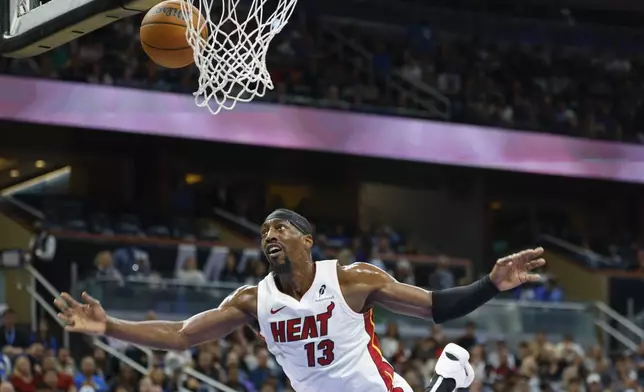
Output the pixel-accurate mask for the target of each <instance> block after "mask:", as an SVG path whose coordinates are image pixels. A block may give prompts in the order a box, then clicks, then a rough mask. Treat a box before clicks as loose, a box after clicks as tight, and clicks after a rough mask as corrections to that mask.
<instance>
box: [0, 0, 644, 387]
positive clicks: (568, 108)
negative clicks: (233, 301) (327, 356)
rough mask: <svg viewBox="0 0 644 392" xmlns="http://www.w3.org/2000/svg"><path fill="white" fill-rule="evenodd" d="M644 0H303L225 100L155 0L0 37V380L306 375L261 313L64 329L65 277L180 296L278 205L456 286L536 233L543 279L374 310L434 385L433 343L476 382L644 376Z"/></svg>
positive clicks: (224, 381) (386, 343)
mask: <svg viewBox="0 0 644 392" xmlns="http://www.w3.org/2000/svg"><path fill="white" fill-rule="evenodd" d="M643 17H644V6H643V5H642V4H641V3H638V2H634V1H628V0H625V1H620V2H609V1H608V0H592V1H583V2H582V1H579V0H557V1H555V0H539V1H537V0H521V1H517V2H512V3H509V2H506V1H501V0H477V1H473V0H450V1H445V0H435V1H432V2H429V3H427V2H422V1H415V0H398V1H396V2H393V1H390V0H369V1H361V0H345V1H342V2H338V1H336V0H328V1H324V2H303V3H302V4H300V5H299V8H298V10H297V11H296V13H295V15H294V16H293V19H292V22H291V23H290V24H289V25H288V26H287V27H286V29H285V30H284V31H283V32H282V33H281V34H280V35H279V36H278V37H277V38H276V40H275V41H274V43H273V45H272V48H271V51H270V53H269V57H268V61H269V68H270V70H271V74H272V76H273V80H274V82H275V89H274V90H273V91H272V92H270V94H268V95H267V96H266V97H265V98H264V99H263V102H256V103H253V104H249V105H245V106H239V107H238V108H236V110H235V111H233V112H230V113H223V114H220V115H219V116H216V117H212V116H210V114H209V113H208V112H207V111H205V110H203V109H197V108H196V107H194V103H193V102H192V99H191V97H190V95H189V93H191V92H192V91H193V89H194V88H195V86H196V77H197V74H196V69H195V68H194V67H188V68H185V69H182V70H166V69H161V68H159V67H157V66H156V65H154V64H153V63H151V62H150V61H148V60H147V58H146V57H145V56H144V54H143V51H142V50H141V48H140V44H139V40H138V23H139V22H140V19H136V18H135V19H131V20H127V21H124V22H119V23H117V24H114V25H111V26H108V27H107V28H105V29H103V30H101V31H98V32H96V33H94V34H92V35H89V36H87V37H83V38H81V39H80V40H77V41H74V42H72V43H70V44H69V45H67V46H65V47H62V48H60V49H56V50H53V51H51V52H49V53H46V54H45V55H42V56H40V57H37V58H32V59H24V60H13V59H6V58H0V71H2V73H3V75H0V129H1V130H2V131H1V132H0V196H1V197H0V233H1V234H0V264H1V265H2V269H1V270H0V287H2V290H0V304H2V305H1V309H0V310H2V320H1V322H2V323H1V325H0V330H1V331H2V333H0V347H2V356H1V357H0V377H1V378H2V380H4V381H5V382H4V383H2V384H1V385H0V392H11V391H17V392H36V391H38V392H45V391H47V392H59V391H60V392H74V391H76V390H80V389H83V388H84V390H85V391H89V390H93V391H96V392H160V391H163V392H171V391H181V392H188V391H192V392H211V391H223V392H231V391H243V392H282V391H292V389H291V388H290V386H289V381H288V379H287V378H286V377H285V376H284V374H283V373H282V371H281V369H280V368H279V366H277V365H276V363H275V360H274V359H273V358H272V357H271V356H270V355H269V353H268V352H267V350H266V348H265V345H264V344H263V343H262V341H261V340H260V339H257V338H256V336H255V335H254V334H253V332H252V331H251V330H250V329H240V330H238V331H236V332H235V333H233V334H232V335H231V336H230V337H228V338H226V339H222V340H220V341H216V342H212V343H209V344H206V345H203V346H200V347H197V348H195V349H192V350H189V351H186V352H157V351H153V350H150V349H147V348H141V347H134V346H131V345H127V344H124V343H123V342H120V341H116V340H111V339H90V338H86V337H81V336H76V335H71V336H70V335H68V334H66V333H64V332H63V331H62V329H61V328H60V326H59V325H58V323H57V321H56V320H55V318H54V317H52V316H53V315H55V311H54V309H53V308H52V306H51V304H52V300H53V297H54V296H55V295H57V293H59V292H60V291H70V292H71V293H73V294H74V295H78V294H79V293H80V292H82V291H83V290H87V291H89V292H90V293H91V294H92V295H93V296H95V297H96V298H98V299H99V300H100V301H101V303H102V304H103V306H104V307H105V308H106V309H107V311H108V313H109V314H111V315H113V316H115V317H122V318H126V319H131V320H145V319H148V320H151V319H157V318H159V319H171V320H180V319H183V318H185V317H188V316H190V315H192V314H194V313H196V312H199V311H202V310H205V309H209V308H212V307H215V306H217V305H218V304H219V302H220V301H221V299H223V298H224V297H225V296H226V295H228V294H229V293H230V292H231V291H232V290H234V289H235V288H237V287H239V286H240V285H243V284H255V283H257V282H258V281H259V280H260V279H261V278H262V277H263V276H265V274H266V269H267V264H266V262H265V260H263V259H262V257H261V255H260V252H259V250H258V244H259V241H258V228H259V226H258V224H260V223H261V222H262V221H263V219H264V217H265V215H266V214H267V212H269V211H271V210H272V209H274V208H278V207H287V208H291V209H294V210H297V211H298V212H300V213H301V214H303V215H305V216H307V217H308V218H309V220H310V221H311V222H312V223H314V224H315V248H314V257H315V259H316V260H321V259H327V258H338V259H339V260H340V262H341V263H343V264H349V263H352V262H355V261H360V262H368V263H372V264H374V265H377V266H379V267H381V268H384V269H386V270H387V271H389V272H390V273H391V274H392V275H393V276H395V277H396V278H397V279H398V280H400V281H403V282H406V283H410V284H415V285H418V286H422V287H426V288H429V289H444V288H449V287H452V286H455V285H461V284H467V283H469V282H472V281H473V280H476V279H478V278H479V277H481V276H482V275H483V274H485V273H486V272H488V271H489V270H490V268H491V266H492V265H493V263H494V262H495V260H496V259H497V258H499V257H501V256H503V255H506V254H509V253H511V252H514V251H517V250H520V249H524V248H526V247H533V246H539V245H540V246H543V247H544V248H546V258H547V260H548V265H547V268H545V269H544V270H543V271H540V272H541V273H542V275H543V281H542V282H539V283H538V284H535V285H531V286H523V287H521V288H520V289H517V290H515V291H513V292H509V293H504V294H503V295H501V296H499V297H498V299H495V300H494V301H492V302H490V303H489V304H487V305H485V306H484V307H483V308H481V309H480V310H478V311H476V312H474V313H472V314H471V315H469V316H467V317H465V318H463V319H459V320H455V321H452V322H449V323H446V324H444V325H441V326H436V325H432V324H431V323H427V322H426V321H422V320H416V319H411V318H408V317H401V316H396V315H394V314H391V313H389V312H387V311H385V310H380V309H378V310H377V311H376V313H375V315H376V321H377V331H378V333H379V335H380V342H381V345H382V351H383V354H384V355H385V356H386V357H387V359H388V360H389V361H390V362H391V363H392V364H393V365H394V366H395V368H396V370H397V371H398V372H399V373H400V374H401V375H403V376H404V377H405V378H406V379H407V380H408V381H409V383H410V384H411V385H412V386H413V387H414V390H415V391H423V390H424V386H425V385H426V384H427V382H428V379H429V376H430V375H431V373H432V370H433V366H434V364H435V361H436V359H437V358H438V356H439V355H440V353H441V350H442V348H443V347H444V346H445V345H446V344H447V343H449V342H456V343H458V344H460V345H462V346H463V347H465V348H467V349H468V350H470V352H471V354H472V360H471V361H472V364H473V366H474V368H475V370H476V381H475V383H474V384H473V385H472V387H471V388H470V391H499V392H501V391H507V392H514V391H518V392H523V391H525V392H533V391H571V392H575V391H588V392H594V391H605V390H608V391H616V392H619V391H642V385H643V384H644V343H643V342H644V329H643V328H644V296H643V295H642V293H643V292H644V280H643V278H644V247H643V246H644V241H643V240H644V237H643V235H644V202H643V201H644V199H643V198H642V196H643V193H644V192H643V191H644V187H643V186H642V185H641V184H642V183H644V146H642V145H641V143H642V142H644V127H643V123H642V120H643V119H644V112H643V107H642V102H643V101H642V98H643V97H644V95H642V92H643V87H644V84H643V83H644V79H643V77H644V58H643V57H642V49H643V47H642V42H643V39H642V38H643V37H644V30H642V29H641V21H642V20H644V19H643Z"/></svg>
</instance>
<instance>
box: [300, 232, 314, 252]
mask: <svg viewBox="0 0 644 392" xmlns="http://www.w3.org/2000/svg"><path fill="white" fill-rule="evenodd" d="M302 241H304V246H306V249H311V248H312V247H313V236H312V235H310V234H309V235H303V236H302Z"/></svg>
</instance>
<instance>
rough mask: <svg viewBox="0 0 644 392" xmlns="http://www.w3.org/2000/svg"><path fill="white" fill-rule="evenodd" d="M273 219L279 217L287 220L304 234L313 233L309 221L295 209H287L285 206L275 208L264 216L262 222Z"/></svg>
mask: <svg viewBox="0 0 644 392" xmlns="http://www.w3.org/2000/svg"><path fill="white" fill-rule="evenodd" d="M273 219H280V220H284V221H287V222H289V223H290V224H292V225H293V226H294V227H295V228H296V229H298V230H299V231H301V232H302V234H304V235H311V234H313V227H311V224H310V223H309V221H308V220H307V219H306V218H305V217H303V216H302V215H300V214H298V213H297V212H295V211H291V210H287V209H285V208H278V209H277V210H275V211H273V212H271V213H270V214H269V215H268V216H267V217H266V219H264V222H267V221H269V220H273Z"/></svg>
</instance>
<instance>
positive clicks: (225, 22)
mask: <svg viewBox="0 0 644 392" xmlns="http://www.w3.org/2000/svg"><path fill="white" fill-rule="evenodd" d="M190 2H192V5H194V6H195V7H196V8H197V9H199V11H200V13H201V17H200V18H199V19H198V20H197V18H195V19H194V20H193V18H192V17H187V15H191V9H190V8H191V7H190V4H191V3H190ZM296 3H297V0H249V1H242V0H185V1H182V2H181V9H182V13H183V16H184V20H185V21H186V24H187V27H188V28H187V32H186V37H187V40H188V43H189V45H190V46H191V47H192V48H193V50H194V59H195V65H196V66H197V68H198V69H199V79H198V81H199V86H198V89H197V91H196V92H195V93H194V96H195V103H196V104H197V106H199V107H207V108H208V110H210V112H211V113H213V114H217V113H219V112H220V111H221V110H222V109H225V110H231V109H233V108H234V107H235V105H236V104H237V102H250V101H252V100H253V99H254V98H256V97H262V96H264V95H265V94H266V92H267V91H268V90H272V89H273V82H272V80H271V76H270V74H269V73H268V69H267V68H266V53H267V51H268V47H269V45H270V43H271V40H272V39H273V37H275V35H276V34H278V33H279V32H280V31H281V30H282V29H283V28H284V26H285V25H286V23H287V22H288V20H289V18H290V17H291V14H292V13H293V10H294V9H295V5H296ZM204 26H205V27H206V28H207V29H208V36H207V38H206V39H204V37H203V36H202V35H201V33H200V32H202V31H203V28H204Z"/></svg>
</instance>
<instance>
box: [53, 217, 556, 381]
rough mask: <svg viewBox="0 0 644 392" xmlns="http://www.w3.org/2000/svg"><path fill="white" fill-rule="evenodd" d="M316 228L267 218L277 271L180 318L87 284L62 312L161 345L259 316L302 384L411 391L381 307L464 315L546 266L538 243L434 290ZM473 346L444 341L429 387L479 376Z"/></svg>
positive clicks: (95, 330) (70, 321) (79, 325)
mask: <svg viewBox="0 0 644 392" xmlns="http://www.w3.org/2000/svg"><path fill="white" fill-rule="evenodd" d="M311 235H312V229H311V225H310V224H309V222H308V221H307V220H306V219H305V218H304V217H302V216H301V215H299V214H297V213H295V212H293V211H289V210H285V209H279V210H276V211H274V212H273V213H271V214H270V215H269V216H268V217H267V218H266V220H265V222H264V224H263V225H262V227H261V246H262V249H263V251H264V253H265V254H266V257H267V258H268V260H269V263H270V267H271V272H270V273H269V274H268V275H267V276H266V277H265V278H264V279H263V280H262V281H261V282H260V283H259V284H258V285H257V286H244V287H241V288H239V289H237V290H236V291H235V292H234V293H232V294H230V296H228V298H226V299H225V300H224V301H223V302H222V303H221V304H220V305H219V307H217V308H215V309H212V310H208V311H205V312H203V313H200V314H198V315H196V316H193V317H191V318H189V319H188V320H185V321H182V322H171V321H145V322H129V321H124V320H118V319H114V318H110V317H108V316H107V315H106V314H105V311H104V310H103V308H102V307H101V305H100V304H99V303H98V301H96V300H95V299H93V298H92V297H90V296H89V295H88V294H87V293H83V295H82V297H83V300H84V301H85V304H81V303H79V302H77V301H76V300H74V299H73V298H72V297H71V296H70V295H69V294H67V293H63V294H62V295H61V297H59V298H57V299H56V300H55V303H56V305H57V306H58V308H59V309H60V310H61V313H59V314H58V317H59V318H60V319H61V320H62V321H63V322H65V323H66V325H67V326H66V329H67V330H68V331H71V332H82V333H86V334H93V335H107V336H110V337H113V338H116V339H120V340H124V341H127V342H131V343H134V344H138V345H143V346H150V347H154V348H157V349H162V350H180V351H181V350H185V349H187V348H188V347H192V346H195V345H198V344H201V343H204V342H207V341H210V340H215V339H220V338H223V337H224V336H226V335H227V334H229V333H230V332H232V331H234V330H235V329H236V328H239V327H241V326H243V325H249V324H253V325H254V326H257V324H258V326H259V329H258V333H259V334H260V335H261V336H262V337H263V338H264V340H265V341H266V344H267V346H268V349H269V351H270V352H271V353H272V354H273V355H274V356H275V358H276V360H277V362H278V363H279V364H280V365H281V367H282V368H283V369H284V372H285V373H286V375H287V376H288V378H289V379H290V381H291V384H292V386H293V388H294V389H295V390H296V391H298V392H322V391H324V392H328V391H333V392H362V391H365V392H367V391H368V392H412V389H411V387H410V386H409V384H408V383H407V382H406V381H405V380H403V379H402V378H401V377H400V376H399V375H398V374H396V373H395V372H394V370H393V368H392V366H391V365H390V364H389V363H387V361H386V360H385V359H384V358H383V356H382V353H381V351H380V348H379V346H378V339H377V338H376V335H375V332H374V328H375V325H374V321H373V307H374V306H376V305H379V306H382V307H384V308H387V309H389V310H391V311H393V312H396V313H399V314H403V315H408V316H413V317H419V318H423V319H430V318H433V320H434V322H436V323H442V322H445V321H448V320H452V319H455V318H458V317H462V316H464V315H466V314H468V313H470V312H472V311H473V310H475V309H477V308H478V307H480V306H481V305H483V304H485V303H486V302H488V301H489V300H490V299H492V298H493V297H494V296H495V295H496V294H497V293H498V292H499V291H505V290H510V289H512V288H515V287H517V286H519V285H520V284H522V283H524V282H534V281H537V280H538V279H539V276H538V275H536V274H533V273H531V272H530V271H531V270H533V269H535V268H538V267H541V266H543V265H544V264H545V261H544V260H543V259H541V258H539V256H541V254H542V253H543V249H541V248H537V249H530V250H525V251H523V252H520V253H517V254H514V255H511V256H508V257H505V258H503V259H500V260H499V261H497V262H496V265H495V266H494V268H493V269H492V272H491V273H490V274H489V275H487V276H485V277H484V278H483V279H481V280H479V281H477V282H475V283H473V284H470V285H468V286H463V287H456V288H451V289H446V290H440V291H433V292H429V291H427V290H424V289H421V288H418V287H414V286H410V285H407V284H403V283H399V282H397V281H396V280H395V279H394V278H393V277H391V276H390V275H389V274H387V273H386V272H385V271H383V270H381V269H379V268H377V267H374V266H373V265H370V264H366V263H354V264H351V265H348V266H341V265H338V263H337V261H336V260H326V261H318V262H313V261H312V259H311V246H312V245H313V240H312V236H311ZM468 361H469V354H468V353H467V351H466V350H465V349H463V348H461V347H459V346H457V345H455V344H450V345H448V346H447V348H446V349H445V350H444V352H443V354H442V356H441V358H440V360H439V361H438V364H437V366H436V375H435V376H434V378H433V379H432V384H431V385H430V387H429V388H428V391H431V392H436V391H453V390H454V389H455V388H456V387H461V388H462V387H467V386H469V385H470V383H471V382H472V380H473V373H474V372H473V370H472V367H471V365H469V363H468Z"/></svg>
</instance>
